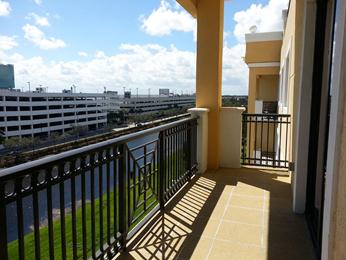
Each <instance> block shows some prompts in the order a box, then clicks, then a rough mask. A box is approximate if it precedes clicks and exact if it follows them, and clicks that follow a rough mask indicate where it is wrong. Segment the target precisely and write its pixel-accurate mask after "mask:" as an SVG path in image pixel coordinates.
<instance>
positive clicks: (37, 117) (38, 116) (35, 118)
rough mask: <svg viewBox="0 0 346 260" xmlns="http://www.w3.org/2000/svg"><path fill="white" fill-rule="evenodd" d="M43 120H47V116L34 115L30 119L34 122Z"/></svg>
mask: <svg viewBox="0 0 346 260" xmlns="http://www.w3.org/2000/svg"><path fill="white" fill-rule="evenodd" d="M45 118H47V115H36V116H33V117H32V119H34V120H38V119H45Z"/></svg>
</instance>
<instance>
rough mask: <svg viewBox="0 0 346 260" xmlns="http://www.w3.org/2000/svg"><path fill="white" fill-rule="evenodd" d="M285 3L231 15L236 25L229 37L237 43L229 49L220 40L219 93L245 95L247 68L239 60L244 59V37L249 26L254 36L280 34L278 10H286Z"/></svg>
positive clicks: (279, 1) (273, 2)
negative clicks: (258, 34) (221, 50)
mask: <svg viewBox="0 0 346 260" xmlns="http://www.w3.org/2000/svg"><path fill="white" fill-rule="evenodd" d="M287 7H288V0H269V2H268V4H267V5H262V4H258V5H256V4H252V5H251V6H250V7H249V8H248V9H246V10H243V11H239V12H237V13H235V14H234V18H233V19H234V21H235V22H236V25H235V28H234V31H233V35H234V36H235V37H236V40H237V43H236V44H234V45H233V46H229V45H228V43H227V39H228V37H229V33H226V35H225V36H224V38H225V39H226V40H225V43H224V50H223V93H224V94H244V95H246V94H247V93H248V77H249V76H248V75H249V74H248V68H247V65H246V64H245V62H244V61H243V57H244V56H245V33H248V32H249V29H250V27H251V26H253V25H256V26H257V28H258V30H257V31H258V32H270V31H282V30H283V24H282V10H284V9H287Z"/></svg>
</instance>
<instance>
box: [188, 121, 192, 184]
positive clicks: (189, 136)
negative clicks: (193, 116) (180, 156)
mask: <svg viewBox="0 0 346 260" xmlns="http://www.w3.org/2000/svg"><path fill="white" fill-rule="evenodd" d="M191 129H192V122H189V123H188V126H187V140H188V143H187V167H188V171H189V173H188V178H189V180H191V177H192V158H191V157H192V136H191V133H192V131H191Z"/></svg>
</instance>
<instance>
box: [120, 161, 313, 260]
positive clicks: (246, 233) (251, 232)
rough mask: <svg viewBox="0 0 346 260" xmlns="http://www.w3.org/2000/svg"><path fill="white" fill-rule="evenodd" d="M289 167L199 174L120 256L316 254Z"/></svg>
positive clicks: (303, 256)
mask: <svg viewBox="0 0 346 260" xmlns="http://www.w3.org/2000/svg"><path fill="white" fill-rule="evenodd" d="M291 208H292V206H291V187H290V177H289V176H288V174H287V172H283V171H273V170H263V169H262V170H261V169H255V168H242V169H237V170H232V169H221V170H218V171H215V172H208V173H206V174H203V175H201V176H197V177H196V178H194V179H193V180H192V181H191V183H189V184H188V185H187V186H186V187H185V188H184V189H183V190H182V191H181V192H180V193H179V195H178V196H177V197H176V198H174V200H173V201H172V202H171V203H170V204H169V205H168V206H167V208H166V211H165V213H164V214H161V213H160V214H157V215H156V216H155V217H154V218H153V219H152V222H151V223H150V225H148V226H147V227H146V228H144V229H143V231H142V232H140V233H139V234H138V235H137V236H136V237H135V238H134V239H133V240H132V241H130V242H129V244H128V245H129V246H128V249H127V251H126V252H124V253H122V254H120V255H119V256H117V257H116V259H218V260H221V259H241V260H243V259H244V260H245V259H251V260H253V259H304V260H305V259H314V253H313V248H312V243H311V241H310V238H309V234H308V230H307V226H306V224H305V220H304V217H303V216H298V215H295V214H293V213H292V210H291Z"/></svg>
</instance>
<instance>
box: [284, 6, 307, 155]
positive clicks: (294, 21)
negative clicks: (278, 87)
mask: <svg viewBox="0 0 346 260" xmlns="http://www.w3.org/2000/svg"><path fill="white" fill-rule="evenodd" d="M303 17H304V1H296V0H292V1H291V4H290V10H289V13H288V17H287V24H286V29H285V32H284V38H283V44H282V49H281V67H282V66H283V64H284V62H285V60H286V58H287V57H289V78H288V86H289V87H288V90H289V92H288V96H289V99H288V100H289V102H288V111H287V112H288V114H290V115H291V117H292V118H291V122H292V123H291V127H292V131H291V134H290V136H289V143H291V144H292V145H291V147H289V153H288V158H289V160H290V161H293V160H294V158H293V151H295V146H296V143H295V140H296V134H297V129H296V120H297V112H298V107H297V104H298V94H299V86H300V81H301V77H300V71H301V55H302V47H303V42H302V38H303V37H302V36H303V35H302V34H303V31H302V30H303V26H302V24H303Z"/></svg>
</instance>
